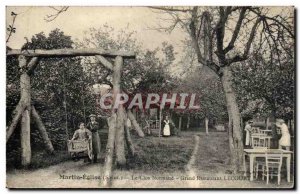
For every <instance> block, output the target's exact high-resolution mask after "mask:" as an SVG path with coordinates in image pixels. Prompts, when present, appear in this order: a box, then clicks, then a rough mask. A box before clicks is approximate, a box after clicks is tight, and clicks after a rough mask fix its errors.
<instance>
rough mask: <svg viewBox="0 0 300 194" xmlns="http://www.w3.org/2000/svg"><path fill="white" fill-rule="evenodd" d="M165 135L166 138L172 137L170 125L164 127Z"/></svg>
mask: <svg viewBox="0 0 300 194" xmlns="http://www.w3.org/2000/svg"><path fill="white" fill-rule="evenodd" d="M163 135H164V136H170V135H171V132H170V126H169V125H168V124H166V125H165V127H164V130H163Z"/></svg>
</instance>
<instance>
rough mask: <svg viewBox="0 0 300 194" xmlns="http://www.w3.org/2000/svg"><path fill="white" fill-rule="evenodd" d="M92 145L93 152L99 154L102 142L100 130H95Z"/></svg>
mask: <svg viewBox="0 0 300 194" xmlns="http://www.w3.org/2000/svg"><path fill="white" fill-rule="evenodd" d="M92 146H93V154H94V155H96V154H97V155H99V154H100V150H101V142H100V137H99V133H98V132H93V133H92Z"/></svg>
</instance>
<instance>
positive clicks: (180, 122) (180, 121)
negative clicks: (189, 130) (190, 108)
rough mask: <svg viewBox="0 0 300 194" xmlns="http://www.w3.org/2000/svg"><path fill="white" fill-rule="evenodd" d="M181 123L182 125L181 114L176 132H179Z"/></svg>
mask: <svg viewBox="0 0 300 194" xmlns="http://www.w3.org/2000/svg"><path fill="white" fill-rule="evenodd" d="M181 125H182V116H180V117H179V124H178V133H180V132H181Z"/></svg>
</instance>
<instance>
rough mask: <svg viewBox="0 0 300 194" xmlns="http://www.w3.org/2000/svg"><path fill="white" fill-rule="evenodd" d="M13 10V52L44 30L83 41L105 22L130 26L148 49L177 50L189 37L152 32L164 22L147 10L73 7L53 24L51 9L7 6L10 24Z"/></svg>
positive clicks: (178, 32)
mask: <svg viewBox="0 0 300 194" xmlns="http://www.w3.org/2000/svg"><path fill="white" fill-rule="evenodd" d="M12 11H13V12H15V13H17V14H18V16H17V18H16V21H15V27H16V33H15V34H13V36H12V38H11V39H10V40H9V43H8V44H7V45H8V46H10V47H11V48H13V49H20V48H21V46H22V45H23V44H24V43H25V42H26V40H25V38H24V37H27V38H28V39H30V38H31V37H32V35H34V34H37V33H39V32H42V31H43V32H45V34H48V33H49V32H50V31H51V30H53V29H55V28H59V29H61V30H62V31H63V32H65V34H66V35H70V36H71V37H72V38H73V40H75V39H82V38H83V36H84V31H86V30H88V29H89V28H91V27H94V28H99V27H101V26H102V25H104V24H106V23H107V24H108V25H109V26H111V27H114V28H115V29H116V30H118V29H122V28H125V27H126V26H127V25H128V28H129V30H135V31H136V32H137V33H136V38H137V39H138V41H140V42H141V43H142V45H143V47H144V48H148V49H154V48H156V47H158V46H161V43H162V42H164V41H167V42H170V43H172V44H173V45H174V47H175V49H176V48H177V49H180V46H181V40H183V39H184V37H185V36H186V34H185V33H184V32H182V31H181V30H179V29H175V31H174V32H173V33H171V34H169V33H164V32H158V31H157V30H153V27H157V23H159V22H161V20H160V19H159V17H160V15H158V14H156V13H154V12H153V11H152V10H151V9H150V8H147V7H70V8H69V9H68V10H67V11H66V12H64V13H62V14H60V15H59V16H58V17H57V18H56V19H55V20H54V21H51V22H47V21H45V19H44V18H45V17H46V16H47V15H50V14H53V13H54V12H53V10H52V9H51V8H49V7H7V9H6V19H7V20H6V22H7V25H8V24H11V22H12V17H11V16H10V13H11V12H12ZM151 28H152V30H151Z"/></svg>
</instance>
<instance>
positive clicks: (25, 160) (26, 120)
mask: <svg viewBox="0 0 300 194" xmlns="http://www.w3.org/2000/svg"><path fill="white" fill-rule="evenodd" d="M21 150H22V159H21V162H22V166H24V167H27V166H29V164H30V162H31V146H30V114H29V110H25V111H24V112H23V114H22V122H21Z"/></svg>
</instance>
